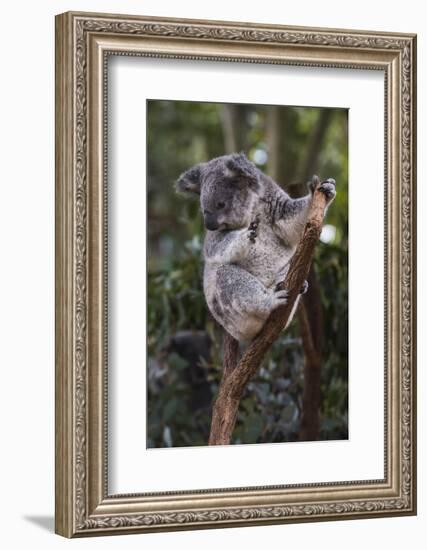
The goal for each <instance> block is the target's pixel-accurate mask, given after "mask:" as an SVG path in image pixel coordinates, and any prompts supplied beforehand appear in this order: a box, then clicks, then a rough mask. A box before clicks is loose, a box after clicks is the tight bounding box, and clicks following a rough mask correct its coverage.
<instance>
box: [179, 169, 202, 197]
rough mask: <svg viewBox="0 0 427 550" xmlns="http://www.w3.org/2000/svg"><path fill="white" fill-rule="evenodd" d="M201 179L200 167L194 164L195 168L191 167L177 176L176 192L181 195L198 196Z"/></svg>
mask: <svg viewBox="0 0 427 550" xmlns="http://www.w3.org/2000/svg"><path fill="white" fill-rule="evenodd" d="M201 179H202V167H201V164H196V166H193V167H192V168H190V169H188V170H187V171H186V172H184V173H183V174H181V175H180V176H179V178H178V181H177V182H176V184H175V187H176V190H177V191H180V192H181V193H195V194H196V195H200V187H201Z"/></svg>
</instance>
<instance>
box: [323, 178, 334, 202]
mask: <svg viewBox="0 0 427 550" xmlns="http://www.w3.org/2000/svg"><path fill="white" fill-rule="evenodd" d="M319 191H322V193H324V195H325V196H326V199H327V201H328V202H331V201H332V200H333V199H334V198H335V195H336V194H337V191H336V183H335V180H334V179H332V178H328V179H327V180H325V181H322V183H321V184H320V186H319Z"/></svg>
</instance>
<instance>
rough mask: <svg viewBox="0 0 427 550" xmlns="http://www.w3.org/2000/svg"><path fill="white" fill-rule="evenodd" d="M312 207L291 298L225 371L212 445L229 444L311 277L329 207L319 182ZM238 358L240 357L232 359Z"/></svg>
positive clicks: (291, 279) (292, 273)
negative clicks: (243, 403) (247, 394)
mask: <svg viewBox="0 0 427 550" xmlns="http://www.w3.org/2000/svg"><path fill="white" fill-rule="evenodd" d="M314 177H315V178H316V180H317V183H316V190H315V191H314V194H313V199H312V202H311V205H310V211H309V213H308V217H307V222H306V225H305V229H304V233H303V236H302V239H301V241H300V243H299V245H298V247H297V249H296V252H295V254H294V256H293V257H292V259H291V263H290V266H289V271H288V274H287V276H286V278H285V281H284V284H283V286H284V288H287V289H288V290H289V298H288V301H287V303H286V304H285V305H283V306H280V307H278V308H276V309H275V310H274V311H272V313H271V314H270V316H269V318H268V319H267V321H266V322H265V324H264V326H263V328H262V329H261V331H260V333H259V334H258V335H257V336H255V338H254V339H253V340H252V342H251V344H250V345H249V347H248V348H247V350H246V351H245V353H244V354H243V356H242V358H241V359H240V361H239V363H238V364H237V366H235V367H234V368H232V367H231V368H230V365H228V366H227V368H226V369H225V370H224V373H223V377H222V380H221V383H220V386H219V390H218V397H217V399H216V402H215V404H214V407H213V411H212V423H211V433H210V437H209V445H227V444H229V443H230V439H231V435H232V433H233V430H234V426H235V423H236V418H237V411H238V408H239V403H240V400H241V398H242V396H243V393H244V391H245V389H246V386H247V384H248V383H249V381H250V380H251V378H252V377H253V376H254V374H255V373H256V372H257V370H258V368H259V366H260V364H261V361H262V360H263V358H264V356H265V354H266V353H267V351H268V350H269V349H270V347H271V345H272V344H273V342H274V341H275V340H276V339H277V338H278V336H279V335H280V333H281V332H282V330H283V329H284V328H285V326H286V323H287V321H288V319H289V316H290V314H291V311H292V308H293V305H294V303H295V300H296V299H297V297H298V294H299V292H300V289H301V287H302V285H303V283H304V281H305V280H306V278H307V276H308V272H309V269H310V265H311V261H312V258H313V253H314V249H315V246H316V243H317V241H318V240H319V236H320V232H321V229H322V222H323V217H324V214H325V208H326V197H325V195H324V193H322V191H320V190H319V183H320V182H319V179H318V178H317V176H314ZM233 357H234V360H236V359H237V354H236V355H234V356H233Z"/></svg>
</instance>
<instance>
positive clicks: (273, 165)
mask: <svg viewBox="0 0 427 550" xmlns="http://www.w3.org/2000/svg"><path fill="white" fill-rule="evenodd" d="M282 112H283V111H282ZM279 113H280V109H278V108H277V107H271V108H270V109H269V111H268V114H267V125H268V127H267V142H268V151H269V159H268V172H269V174H270V176H271V177H272V178H273V179H274V180H276V181H277V182H278V183H281V184H282V185H283V184H286V183H288V184H289V182H296V183H293V184H290V185H288V186H287V187H288V188H289V189H290V190H291V193H292V195H294V196H303V195H305V194H306V193H307V187H306V184H305V182H306V181H308V180H309V179H310V177H311V175H312V174H313V173H315V172H318V167H317V163H318V157H319V151H320V149H321V145H322V142H323V139H324V137H325V135H326V132H327V130H328V128H329V125H330V122H331V117H332V111H331V110H330V109H322V110H321V111H320V113H319V117H318V119H317V121H316V125H315V127H314V129H313V132H312V134H311V136H310V140H309V142H308V144H307V147H306V149H305V150H304V153H303V154H300V155H299V156H298V157H297V158H294V159H293V162H292V161H290V160H289V157H288V158H286V157H285V155H284V151H289V149H290V148H289V145H288V146H286V136H287V134H288V132H287V130H288V121H287V119H286V117H285V116H279ZM288 155H289V153H288ZM308 283H309V287H308V291H307V294H306V295H305V296H304V299H303V300H301V302H300V307H299V310H300V311H299V312H298V320H299V326H300V332H301V339H302V346H303V351H304V390H303V399H302V411H301V425H300V433H299V439H300V440H302V441H305V440H316V439H318V438H319V435H320V403H321V394H320V374H321V364H322V333H323V331H322V328H323V327H322V324H323V315H322V304H321V299H320V288H319V283H318V279H317V275H316V272H315V268H314V266H313V265H312V266H311V268H310V273H309V276H308Z"/></svg>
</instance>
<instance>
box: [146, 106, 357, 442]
mask: <svg viewBox="0 0 427 550" xmlns="http://www.w3.org/2000/svg"><path fill="white" fill-rule="evenodd" d="M240 151H244V152H245V153H246V154H247V156H248V157H249V158H250V159H251V160H253V161H254V162H255V164H257V166H258V167H259V168H260V169H261V170H263V171H264V172H265V173H267V174H269V175H271V176H272V177H273V178H274V179H275V180H276V181H277V182H278V183H279V184H280V185H282V186H283V187H284V188H285V189H286V190H287V191H288V193H289V194H290V195H291V196H294V197H297V196H301V195H305V194H306V193H307V188H306V182H307V181H308V180H309V179H310V177H311V176H312V175H313V174H314V173H316V174H318V175H319V176H320V177H321V179H325V178H327V177H333V178H334V179H335V180H336V181H337V198H336V200H335V202H334V203H333V204H332V206H331V207H330V209H329V211H328V214H327V218H326V220H325V225H324V229H323V232H322V237H321V241H320V243H319V244H318V246H317V249H316V253H315V259H314V263H313V266H312V269H311V272H310V277H309V283H310V288H309V291H308V293H307V294H306V295H305V296H304V311H305V315H304V314H303V312H300V314H297V315H296V316H295V318H294V320H293V321H292V324H291V325H290V327H289V328H288V329H287V330H286V332H284V333H282V336H281V337H280V338H279V339H278V340H277V341H276V343H275V344H274V346H273V348H272V350H271V352H270V353H269V354H268V356H267V357H266V359H265V360H264V362H263V365H262V368H261V369H260V371H259V373H258V376H257V377H256V378H255V379H254V380H253V381H252V382H251V383H250V384H249V386H248V389H247V392H246V394H245V396H244V398H243V399H242V401H241V406H240V410H239V415H238V420H237V424H236V428H235V430H234V434H233V440H232V442H233V443H267V442H268V443H271V442H284V441H296V440H309V439H321V440H331V439H347V437H348V303H347V296H348V294H347V292H348V261H347V255H348V139H347V110H345V109H329V108H328V109H326V108H314V107H280V106H264V105H244V104H235V105H234V104H217V103H198V102H185V101H160V100H150V101H148V102H147V166H148V168H147V171H148V173H147V187H148V373H147V376H148V432H147V434H148V435H147V446H148V447H172V446H173V447H177V446H189V445H206V444H207V441H208V437H209V428H210V417H211V407H212V401H213V399H214V398H215V395H216V392H217V388H218V384H219V380H220V376H221V337H222V331H221V329H220V328H219V327H218V325H216V323H215V322H214V320H213V318H212V317H211V316H210V314H209V312H208V309H207V306H206V305H205V301H204V297H203V290H202V270H203V260H202V242H203V233H204V230H203V223H202V216H201V214H200V211H199V203H198V201H197V200H191V199H187V198H185V197H182V196H179V195H177V194H176V192H175V190H174V182H175V181H176V179H177V178H178V176H179V175H180V174H181V173H182V172H183V171H184V170H186V169H187V168H189V167H191V166H193V165H194V164H196V163H198V162H201V161H206V160H209V159H211V158H213V157H216V156H221V155H224V154H226V153H230V152H240ZM300 309H302V308H300ZM304 386H305V394H304Z"/></svg>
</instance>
